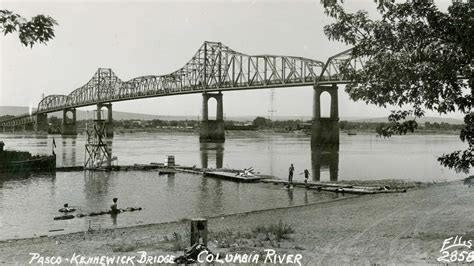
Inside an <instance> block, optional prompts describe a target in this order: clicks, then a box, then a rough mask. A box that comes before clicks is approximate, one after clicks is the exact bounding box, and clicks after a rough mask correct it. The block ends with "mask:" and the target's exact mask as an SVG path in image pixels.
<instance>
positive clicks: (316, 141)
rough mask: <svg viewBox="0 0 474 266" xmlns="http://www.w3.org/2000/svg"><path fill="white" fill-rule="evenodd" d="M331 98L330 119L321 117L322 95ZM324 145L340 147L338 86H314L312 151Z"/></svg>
mask: <svg viewBox="0 0 474 266" xmlns="http://www.w3.org/2000/svg"><path fill="white" fill-rule="evenodd" d="M323 92H328V93H329V95H330V96H331V111H330V117H321V94H322V93H323ZM324 145H339V111H338V98H337V85H333V86H314V100H313V126H312V130H311V150H317V149H318V147H320V146H324Z"/></svg>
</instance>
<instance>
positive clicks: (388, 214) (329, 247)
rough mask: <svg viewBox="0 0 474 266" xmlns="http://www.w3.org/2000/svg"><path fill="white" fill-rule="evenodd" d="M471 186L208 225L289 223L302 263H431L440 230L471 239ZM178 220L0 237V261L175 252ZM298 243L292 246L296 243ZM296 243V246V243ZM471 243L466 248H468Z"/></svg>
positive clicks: (292, 249)
mask: <svg viewBox="0 0 474 266" xmlns="http://www.w3.org/2000/svg"><path fill="white" fill-rule="evenodd" d="M473 202H474V188H472V189H469V188H468V187H466V186H463V185H462V184H461V182H456V183H449V184H446V185H437V186H431V187H428V188H424V189H417V190H412V191H409V192H408V193H402V194H379V195H365V196H360V197H354V198H350V199H346V200H340V201H335V202H329V203H323V204H314V205H308V206H302V207H293V208H286V209H277V210H268V211H259V212H252V213H249V214H241V215H234V216H227V217H224V218H213V219H210V220H209V229H210V230H213V231H223V230H232V231H241V232H248V231H249V230H250V229H251V228H254V227H255V226H257V225H269V224H275V223H278V221H279V220H282V222H284V223H286V224H290V225H292V227H293V228H295V230H296V233H295V234H294V242H293V243H294V245H293V246H289V247H287V251H288V252H289V253H293V254H295V253H301V254H302V255H303V260H302V262H303V264H305V265H316V264H324V265H327V264H331V265H332V264H341V263H351V264H374V263H377V264H378V263H381V264H387V263H397V264H398V263H400V264H405V263H416V264H424V263H436V259H437V258H438V257H439V256H440V255H441V253H439V250H440V248H441V246H442V243H443V241H444V240H445V239H446V238H449V237H453V236H456V235H459V236H462V237H463V239H465V240H473V242H474V226H473V225H474V222H473V221H474V206H473ZM186 228H188V224H187V223H186V222H177V223H170V224H158V225H146V226H139V227H132V228H123V229H115V230H106V231H104V232H102V233H100V234H87V233H76V234H68V235H59V236H54V237H48V238H36V239H20V240H10V241H3V242H0V263H2V264H5V263H6V264H12V263H18V264H25V263H28V261H29V260H30V258H31V256H30V255H29V253H30V252H38V253H40V254H42V255H44V256H52V255H55V256H62V257H71V256H72V254H73V253H81V254H83V255H86V256H93V255H111V256H114V255H119V254H135V255H136V252H137V251H140V250H145V251H147V252H149V253H150V254H178V253H176V252H171V251H169V250H166V249H163V245H160V244H159V243H163V241H164V238H163V236H164V235H170V234H172V233H173V232H184V231H185V230H186ZM296 246H298V248H296ZM300 247H301V248H303V249H304V250H301V249H300ZM472 250H474V247H473V249H471V251H472Z"/></svg>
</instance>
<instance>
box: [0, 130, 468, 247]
mask: <svg viewBox="0 0 474 266" xmlns="http://www.w3.org/2000/svg"><path fill="white" fill-rule="evenodd" d="M53 138H54V140H55V143H56V146H57V147H56V149H55V152H56V154H57V164H58V166H72V165H82V164H83V162H84V156H85V148H84V147H85V146H84V144H85V136H84V135H78V136H77V137H73V138H72V137H67V138H66V137H64V138H62V137H61V136H60V135H48V136H46V135H19V134H3V135H2V134H0V140H3V141H4V142H5V144H6V148H7V149H10V150H13V149H14V150H23V151H29V152H31V153H32V154H48V153H49V154H50V153H51V149H52V143H53ZM111 146H112V153H113V155H114V156H117V157H118V163H119V164H120V165H130V164H135V163H140V164H148V163H151V162H158V163H162V162H164V161H165V159H166V157H167V156H168V155H174V156H175V158H176V159H175V160H176V163H177V164H181V165H185V166H193V165H196V166H198V167H209V168H215V167H219V168H221V167H224V168H234V169H242V168H246V167H250V166H252V167H253V168H254V169H255V170H257V171H259V172H261V173H262V174H269V175H274V176H277V177H280V178H286V176H287V170H288V167H289V165H290V164H291V163H293V164H294V166H295V168H296V171H295V173H296V175H295V179H296V180H302V179H303V175H300V173H302V172H303V170H304V169H309V170H310V172H311V175H312V176H311V178H312V179H313V180H321V181H329V180H331V181H341V180H380V179H407V180H417V181H425V182H426V181H434V180H456V179H461V178H463V177H464V175H462V174H456V173H455V172H454V171H451V170H448V169H446V168H443V167H441V166H440V165H439V164H438V162H437V161H436V157H437V156H439V155H441V154H443V153H447V152H450V151H452V150H455V149H462V148H464V147H463V143H461V142H460V141H459V138H458V137H457V136H455V135H427V136H426V135H409V136H394V137H392V138H390V139H381V138H377V137H375V136H374V135H369V134H367V135H356V136H346V135H341V144H340V147H339V148H338V149H323V150H317V151H313V152H311V149H310V138H309V136H300V135H293V134H271V133H264V132H239V133H234V132H230V134H228V135H227V136H226V142H225V143H224V144H200V143H199V137H198V135H196V134H192V133H176V132H173V133H166V132H164V133H134V134H116V136H115V137H114V139H113V141H112V143H111ZM114 197H118V198H119V202H118V203H119V207H121V208H125V207H138V206H140V207H142V208H143V210H142V211H139V212H131V213H122V214H120V215H119V216H118V217H116V218H113V217H111V216H110V215H102V216H95V217H84V218H75V219H72V220H63V221H53V217H55V216H58V215H59V212H58V211H57V210H58V209H59V208H61V207H62V205H63V204H64V203H66V202H67V203H69V205H70V206H75V207H76V208H78V212H92V211H100V210H107V209H108V208H109V206H110V205H111V204H112V198H114ZM337 197H341V196H340V195H336V194H333V193H325V192H315V191H306V190H304V189H295V190H293V191H287V190H285V189H282V187H281V186H278V185H272V184H261V183H258V184H242V183H235V182H231V181H224V180H218V179H213V178H204V177H201V176H199V175H193V174H185V173H176V174H174V175H158V174H157V173H156V172H145V171H130V172H110V173H107V172H95V173H91V172H58V173H55V174H28V175H22V176H18V175H12V174H1V175H0V239H9V238H19V237H31V236H40V235H51V234H54V233H52V232H50V230H57V229H59V230H63V231H59V233H64V232H76V231H84V230H87V229H88V228H89V226H91V227H93V228H94V229H97V228H99V227H100V228H110V227H123V226H133V225H138V224H148V223H159V222H168V221H176V220H180V219H184V218H193V217H201V216H215V215H224V214H231V213H239V212H246V211H252V210H261V209H268V208H274V207H287V206H295V205H302V204H308V203H314V202H321V201H327V200H330V199H333V198H337Z"/></svg>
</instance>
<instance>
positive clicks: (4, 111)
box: [0, 106, 197, 120]
mask: <svg viewBox="0 0 474 266" xmlns="http://www.w3.org/2000/svg"><path fill="white" fill-rule="evenodd" d="M32 110H33V111H35V110H36V108H33V109H32ZM26 113H29V108H28V107H24V106H0V116H2V115H22V114H26ZM62 115H63V114H62V112H54V113H49V114H48V116H57V117H62ZM91 116H92V111H89V112H88V111H82V110H77V112H76V118H77V120H83V119H86V118H88V117H89V118H90V117H91ZM113 117H114V119H115V120H129V119H137V120H152V119H161V120H186V119H189V120H190V119H197V116H195V117H188V116H163V115H150V114H139V113H129V112H120V111H115V110H114V111H113Z"/></svg>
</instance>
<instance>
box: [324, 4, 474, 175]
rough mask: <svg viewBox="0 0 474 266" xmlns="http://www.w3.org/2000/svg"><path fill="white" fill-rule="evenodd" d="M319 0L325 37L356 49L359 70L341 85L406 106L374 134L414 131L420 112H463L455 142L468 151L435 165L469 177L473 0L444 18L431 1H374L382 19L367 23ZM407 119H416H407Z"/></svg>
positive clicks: (370, 99)
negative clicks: (324, 19)
mask: <svg viewBox="0 0 474 266" xmlns="http://www.w3.org/2000/svg"><path fill="white" fill-rule="evenodd" d="M322 2H323V3H324V4H325V9H326V13H327V14H328V15H329V16H331V17H333V18H334V19H335V20H336V22H335V23H333V24H330V25H327V26H325V28H324V32H325V34H326V35H327V36H328V38H329V39H330V40H335V41H341V42H344V43H346V44H348V45H351V46H353V47H354V49H353V50H352V56H353V57H359V58H363V59H364V60H365V65H364V68H363V69H361V70H353V69H344V68H341V72H342V73H343V74H344V75H346V76H347V77H348V78H350V79H351V80H353V81H354V83H351V84H348V85H346V88H345V90H346V92H348V93H349V95H350V97H351V99H353V100H355V101H365V102H366V103H370V104H376V105H378V106H382V107H387V106H388V105H393V106H397V107H398V108H403V109H404V110H397V111H392V114H391V115H390V116H389V121H390V125H388V126H386V127H382V128H380V129H379V131H378V133H379V134H381V135H382V136H385V137H390V136H391V135H392V134H406V133H407V132H408V131H413V130H415V129H416V127H417V123H416V120H415V119H416V118H418V117H421V116H423V115H424V110H433V111H436V112H438V113H439V114H447V113H450V112H460V113H463V114H464V115H465V116H464V123H465V124H464V128H463V129H462V130H461V132H460V139H461V140H462V141H463V142H466V143H467V148H466V149H465V150H458V151H454V152H452V153H451V154H446V155H442V156H441V157H439V158H438V161H439V162H440V163H441V164H442V165H444V166H446V167H449V168H454V169H455V170H456V171H463V172H466V173H467V172H469V169H470V168H471V167H473V166H474V155H473V151H474V113H473V110H472V107H473V100H474V97H473V88H474V87H473V85H474V59H473V53H474V45H473V43H474V8H472V7H471V6H470V3H469V2H468V3H461V2H460V1H454V3H453V4H452V5H451V6H450V7H449V8H448V11H447V12H446V13H445V12H441V11H440V10H438V8H437V7H436V6H435V5H434V4H433V3H432V1H408V2H406V3H394V2H393V1H381V0H379V1H376V2H378V11H379V12H380V18H378V19H371V18H369V16H368V14H367V12H364V11H358V12H356V13H348V12H346V11H345V10H344V9H343V7H342V6H341V5H339V4H337V3H336V1H335V0H324V1H322ZM410 115H413V116H414V117H415V119H412V120H410V119H407V118H408V117H409V116H410Z"/></svg>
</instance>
